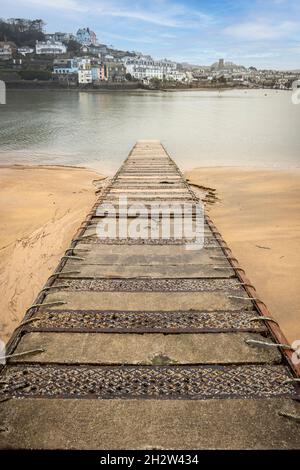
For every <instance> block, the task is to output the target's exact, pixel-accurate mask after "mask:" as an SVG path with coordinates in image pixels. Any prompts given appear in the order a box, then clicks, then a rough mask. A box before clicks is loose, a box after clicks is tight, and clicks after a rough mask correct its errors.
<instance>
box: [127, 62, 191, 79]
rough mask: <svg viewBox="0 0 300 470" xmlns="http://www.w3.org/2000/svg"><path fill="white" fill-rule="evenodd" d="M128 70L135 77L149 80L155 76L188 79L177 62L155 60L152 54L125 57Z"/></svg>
mask: <svg viewBox="0 0 300 470" xmlns="http://www.w3.org/2000/svg"><path fill="white" fill-rule="evenodd" d="M122 60H123V63H124V65H125V67H126V72H127V73H129V74H130V75H131V76H132V77H133V78H135V79H137V80H140V81H144V82H148V81H150V80H151V79H153V78H158V79H160V80H175V81H187V80H188V77H187V75H186V73H185V72H183V71H181V70H179V69H178V65H177V64H176V62H172V61H170V60H167V59H164V60H154V59H153V58H152V57H151V56H144V55H139V56H135V57H124V59H122Z"/></svg>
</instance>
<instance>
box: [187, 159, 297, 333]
mask: <svg viewBox="0 0 300 470" xmlns="http://www.w3.org/2000/svg"><path fill="white" fill-rule="evenodd" d="M186 177H187V178H189V180H190V182H191V183H196V184H198V185H203V186H206V187H210V188H214V189H216V196H217V198H219V200H217V201H216V202H215V203H213V204H208V205H207V207H208V211H209V215H210V216H211V217H212V219H213V221H214V223H215V224H216V226H217V228H218V229H219V230H220V232H221V233H222V235H223V237H224V239H225V240H226V242H227V243H228V245H229V246H230V248H231V249H232V250H233V254H234V255H235V256H236V257H237V258H238V260H239V262H240V263H241V265H242V267H243V268H244V269H245V270H246V273H247V275H248V277H249V278H250V280H251V281H252V282H253V283H254V285H255V287H256V289H257V291H258V294H259V296H260V298H261V299H262V300H263V301H264V302H265V303H266V304H267V306H268V308H269V309H270V311H271V313H272V315H273V316H274V317H275V319H276V320H278V321H279V323H280V326H281V328H282V330H283V332H284V333H285V335H286V336H287V338H288V340H289V341H290V342H293V341H294V340H296V339H300V313H299V312H300V288H299V282H300V254H299V243H300V217H299V215H300V170H293V171H269V170H266V171H265V170H250V169H239V168H220V167H217V168H197V169H194V170H192V171H190V172H187V173H186Z"/></svg>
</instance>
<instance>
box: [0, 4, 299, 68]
mask: <svg viewBox="0 0 300 470" xmlns="http://www.w3.org/2000/svg"><path fill="white" fill-rule="evenodd" d="M0 15H1V17H3V18H9V17H24V18H42V19H44V21H45V22H46V23H47V27H46V30H47V31H48V32H54V31H66V32H76V30H77V29H78V28H79V27H85V26H89V27H90V28H91V29H93V30H94V31H95V32H96V33H97V37H98V40H99V41H100V42H102V43H105V44H112V45H114V46H115V47H118V48H121V49H126V50H137V51H142V52H145V53H148V54H151V55H153V56H154V57H155V58H162V57H167V58H170V59H173V60H176V61H179V62H183V61H186V62H190V63H194V64H205V65H210V64H211V63H212V62H215V61H216V60H217V59H218V58H219V57H224V58H225V59H226V60H232V61H233V62H236V63H240V64H243V65H246V66H250V65H254V66H257V67H261V68H280V69H284V68H286V69H293V68H297V69H300V0H240V1H234V0H222V1H221V0H198V1H196V0H175V1H172V0H150V1H149V0H85V1H84V0H14V1H13V2H8V1H7V0H0Z"/></svg>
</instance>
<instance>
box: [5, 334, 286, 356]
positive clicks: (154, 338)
mask: <svg viewBox="0 0 300 470" xmlns="http://www.w3.org/2000/svg"><path fill="white" fill-rule="evenodd" d="M247 339H255V340H260V341H262V340H264V338H263V337H262V336H261V335H259V334H251V333H232V334H227V333H215V334H203V335H201V334H178V335H176V334H172V335H164V334H156V333H155V334H117V333H113V334H109V333H106V334H104V333H28V334H26V335H25V336H24V337H23V338H22V340H21V342H20V343H19V345H18V347H17V349H16V352H17V353H20V352H23V351H30V350H33V349H39V348H43V349H45V352H43V353H40V354H36V355H33V356H31V357H30V362H39V363H59V364H68V363H72V364H79V363H81V364H157V363H160V362H161V361H162V360H163V363H164V364H234V363H241V362H243V363H245V364H247V363H276V362H280V360H281V355H280V353H279V351H278V350H277V348H264V349H260V348H258V347H253V346H250V345H248V344H247V343H246V342H245V340H247ZM268 341H270V340H268ZM270 342H271V341H270ZM162 358H163V359H162ZM26 361H28V357H26V356H21V357H15V358H12V359H11V360H10V362H12V363H16V362H26Z"/></svg>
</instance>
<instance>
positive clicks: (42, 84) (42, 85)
mask: <svg viewBox="0 0 300 470" xmlns="http://www.w3.org/2000/svg"><path fill="white" fill-rule="evenodd" d="M6 89H7V90H10V91H17V90H20V91H26V90H30V91H33V90H35V91H62V92H65V91H71V92H85V93H109V92H119V91H121V92H151V93H152V92H165V93H177V92H180V91H216V92H218V91H232V90H244V91H252V90H273V91H287V92H289V93H290V92H291V91H292V90H291V89H287V88H284V89H281V88H273V87H271V88H270V87H263V86H255V87H246V86H241V85H239V86H178V87H162V88H149V87H147V86H146V85H141V84H140V83H136V84H135V83H134V84H129V83H127V84H115V85H114V84H113V83H110V84H109V85H105V86H98V87H97V86H96V87H88V86H83V87H80V86H64V85H61V84H58V83H57V82H47V81H27V82H26V81H19V82H12V81H11V82H10V81H7V82H6Z"/></svg>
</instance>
